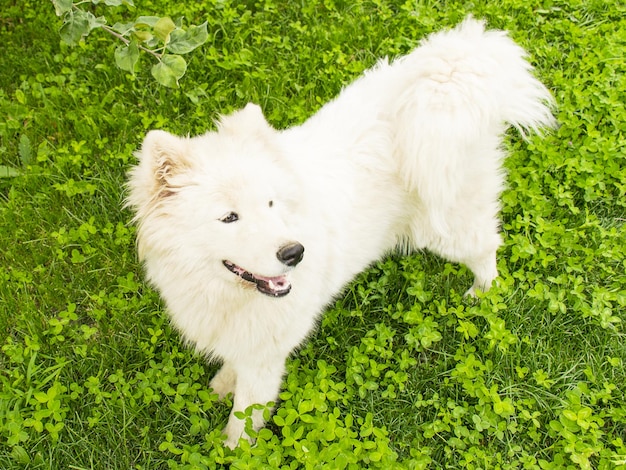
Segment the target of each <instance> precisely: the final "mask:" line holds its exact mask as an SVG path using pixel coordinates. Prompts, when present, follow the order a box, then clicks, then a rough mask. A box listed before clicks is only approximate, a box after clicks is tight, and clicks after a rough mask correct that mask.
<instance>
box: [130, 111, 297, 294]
mask: <svg viewBox="0 0 626 470" xmlns="http://www.w3.org/2000/svg"><path fill="white" fill-rule="evenodd" d="M277 134H278V131H276V130H275V129H273V128H272V127H271V126H270V125H269V124H268V123H267V122H266V121H265V118H264V117H263V114H262V112H261V110H260V108H259V107H258V106H256V105H248V106H246V108H244V109H243V110H241V111H238V112H236V113H234V114H232V115H230V116H227V117H224V118H222V119H221V120H220V122H219V123H218V125H217V131H214V132H208V133H207V134H204V135H202V136H198V137H193V138H185V137H177V136H174V135H172V134H169V133H167V132H165V131H151V132H150V133H149V134H148V135H147V136H146V138H145V140H144V142H143V145H142V148H141V151H140V152H139V153H138V158H139V163H138V165H137V166H135V167H134V168H133V169H131V171H130V178H129V183H128V188H129V197H128V200H127V205H128V206H130V207H132V208H133V209H134V210H135V221H136V222H137V223H138V235H137V239H138V249H139V255H140V257H141V258H145V259H147V260H149V258H150V257H161V258H167V260H168V262H169V263H176V264H177V267H178V268H181V269H187V270H193V269H195V268H194V267H200V266H199V265H202V267H203V268H206V267H207V266H211V267H212V268H214V269H212V270H211V272H212V273H213V272H214V273H215V276H216V277H218V278H222V279H223V280H224V281H225V282H227V283H230V284H232V283H233V282H234V283H235V284H236V285H237V286H238V288H241V287H243V288H245V287H253V288H256V289H257V290H258V291H260V292H262V293H264V294H266V295H269V296H273V297H281V296H284V295H286V294H288V293H289V291H290V289H291V284H290V282H289V279H288V272H289V271H290V270H291V269H293V268H294V267H295V266H296V265H297V264H298V263H300V261H301V260H302V258H303V255H304V247H303V246H302V244H301V243H299V242H298V239H297V234H296V230H295V227H297V223H296V221H297V218H298V215H299V214H298V207H297V205H298V203H297V198H296V195H297V181H295V176H294V174H293V172H291V171H290V169H289V166H288V165H287V163H286V162H285V160H284V159H283V156H282V150H281V148H280V146H279V145H278V143H277V139H276V136H277ZM202 271H204V272H206V269H202Z"/></svg>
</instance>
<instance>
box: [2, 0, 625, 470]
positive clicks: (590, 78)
mask: <svg viewBox="0 0 626 470" xmlns="http://www.w3.org/2000/svg"><path fill="white" fill-rule="evenodd" d="M186 3H187V4H188V5H184V4H183V3H177V2H165V1H160V0H159V1H157V0H153V1H139V0H136V4H137V9H136V11H135V12H131V13H130V15H131V16H132V17H134V16H135V15H137V16H138V15H141V14H158V15H171V16H172V17H175V16H180V15H184V16H185V17H186V18H187V19H188V21H189V22H190V23H193V24H200V23H202V22H204V21H208V27H209V36H210V39H209V41H208V42H207V43H206V44H205V45H204V46H203V47H202V48H200V49H198V50H196V51H194V52H193V53H192V54H190V57H189V59H190V63H189V69H188V71H187V74H186V75H185V76H184V78H183V79H182V80H181V87H180V88H179V89H166V88H163V87H159V86H158V85H157V84H155V83H154V81H153V80H152V78H151V77H150V74H149V65H150V59H149V57H147V56H144V57H142V59H141V60H142V61H143V67H142V70H143V71H142V72H140V73H139V74H138V75H137V76H136V77H132V76H130V75H128V74H126V73H124V72H122V71H120V70H118V69H117V68H116V67H115V65H114V59H113V51H114V50H115V47H116V46H117V45H116V44H114V42H113V40H112V38H110V37H109V36H107V35H106V34H104V33H97V32H96V33H94V34H93V35H92V36H90V37H89V38H88V40H87V41H86V43H84V44H81V45H79V46H78V47H76V48H69V47H67V46H65V45H63V44H60V41H59V36H58V33H57V29H58V27H59V21H58V19H57V18H56V17H55V16H54V10H53V8H52V5H51V4H50V3H48V2H39V1H34V0H20V1H17V0H9V1H8V2H6V1H5V2H4V3H3V6H2V7H0V44H2V53H1V54H0V116H2V119H0V165H2V166H0V171H2V173H0V247H2V249H1V250H0V260H1V262H0V345H1V346H2V349H1V352H0V468H6V469H13V468H33V469H34V468H37V469H44V468H50V469H61V468H73V469H82V468H95V469H113V468H116V469H117V468H119V469H127V468H136V469H160V468H176V469H183V468H184V469H192V468H193V469H202V468H228V467H229V466H230V468H233V469H244V468H254V469H260V468H268V469H271V468H285V469H287V468H293V469H295V468H385V469H387V468H418V469H419V468H435V469H436V468H470V469H479V468H503V469H504V468H506V469H512V468H529V469H530V468H536V469H562V468H573V469H576V468H583V469H592V468H594V469H609V468H611V469H612V468H626V398H625V395H626V385H625V384H626V338H625V333H624V321H625V320H626V313H625V310H626V273H625V271H626V231H625V229H624V221H625V220H626V197H625V192H626V183H625V181H626V165H625V162H626V151H625V150H624V149H626V111H624V103H625V102H626V74H625V69H624V64H625V63H626V57H625V53H624V51H625V50H626V19H625V18H626V7H624V5H623V3H621V2H618V1H591V2H590V1H587V0H585V1H583V0H579V1H574V2H570V1H568V2H565V1H560V0H554V1H550V2H538V1H522V0H504V1H502V2H489V1H482V0H481V1H476V2H473V3H471V4H470V3H466V2H459V1H427V0H424V1H406V2H404V1H382V0H378V1H375V0H372V1H357V2H343V1H338V0H337V1H333V0H327V1H325V2H314V3H311V2H278V1H272V0H266V1H259V2H253V1H251V0H250V1H246V2H235V1H229V0H219V1H218V0H215V1H207V2H186ZM97 8H99V9H100V10H97V13H98V14H103V13H104V14H107V15H108V16H109V20H110V23H112V22H114V21H117V20H118V19H119V20H121V19H124V18H126V19H127V20H128V19H132V18H129V17H124V16H123V15H128V14H129V13H127V12H125V10H124V9H119V10H113V11H106V10H105V9H104V7H103V6H99V7H97ZM468 13H473V14H474V15H475V16H478V17H484V18H486V19H487V20H488V21H489V24H490V25H492V26H494V27H499V28H506V29H508V30H510V31H511V35H512V36H513V37H514V38H515V39H516V40H517V41H518V42H520V43H521V44H522V45H523V46H524V47H525V48H527V49H528V50H529V52H530V54H531V60H532V62H533V63H534V64H535V65H536V67H537V73H538V74H539V76H540V77H541V78H542V80H543V81H544V82H545V83H546V84H547V85H548V86H549V87H550V88H551V89H552V90H553V92H554V95H555V97H556V99H557V101H558V106H559V108H558V119H559V122H560V128H559V129H558V130H556V131H554V132H553V133H552V134H550V135H548V136H547V137H545V138H544V139H540V138H532V139H531V141H530V142H529V143H527V142H523V141H522V140H521V139H520V137H519V136H518V135H517V134H515V133H511V134H510V135H509V137H508V138H507V142H506V145H507V147H508V148H509V150H510V151H511V157H510V158H509V159H508V160H507V162H506V167H507V170H508V173H509V178H508V181H509V188H508V189H507V190H506V192H505V193H504V195H503V203H504V208H503V214H502V217H503V232H504V233H503V235H504V240H505V243H504V246H503V247H502V249H501V251H500V253H499V269H500V272H501V279H500V281H499V285H498V286H497V287H496V288H494V289H492V290H491V291H490V292H489V293H488V294H486V295H484V296H482V297H481V298H480V299H479V300H477V301H470V300H467V299H463V298H462V293H463V292H464V291H465V289H466V288H467V287H468V286H469V284H470V283H471V275H470V273H469V272H468V271H467V270H466V269H465V268H464V267H462V266H458V265H453V264H449V263H446V262H444V261H442V260H441V259H439V258H437V257H435V256H432V255H429V254H415V255H413V256H409V257H399V256H393V257H390V258H388V259H386V260H384V261H382V262H381V263H379V264H377V265H376V266H374V267H372V268H371V269H370V270H369V271H367V272H365V273H363V274H362V275H360V276H359V277H358V279H357V280H356V281H355V282H354V283H353V284H352V285H351V286H350V287H349V289H348V290H347V291H346V294H345V295H344V296H342V297H341V298H339V299H337V301H336V303H335V304H334V305H333V306H331V307H330V308H329V309H328V311H327V313H326V315H325V316H324V318H323V320H322V322H321V324H320V326H319V328H318V329H317V331H316V333H315V334H314V335H313V337H312V338H311V340H310V341H309V342H308V343H307V344H306V345H305V346H304V347H303V348H302V349H301V350H300V351H298V352H297V353H296V354H294V356H293V357H292V358H291V359H290V360H289V363H288V375H287V376H286V378H285V384H284V387H283V393H282V394H281V402H280V403H279V405H278V407H277V411H276V414H275V416H274V418H272V419H271V420H270V423H269V425H268V427H267V429H265V430H263V431H261V432H260V433H259V436H258V440H257V445H256V446H255V447H252V448H251V447H249V446H244V447H242V448H240V449H237V450H235V451H234V452H231V451H228V450H225V449H224V448H223V446H222V444H221V438H220V429H221V428H222V427H223V426H224V424H225V422H226V419H227V416H228V412H229V407H230V403H220V402H218V401H217V398H216V396H214V395H212V394H211V393H210V391H209V389H208V382H209V378H210V376H211V375H212V374H213V373H214V372H215V370H216V366H213V365H207V364H206V363H205V361H204V360H203V358H201V357H198V356H196V355H194V354H193V353H192V352H191V351H190V350H188V349H187V348H185V347H184V345H183V344H182V343H181V342H180V340H179V337H178V335H177V334H176V333H175V332H174V331H172V329H171V328H170V326H169V324H168V320H167V314H166V312H165V311H164V308H163V305H162V304H161V303H160V301H159V299H158V296H157V295H156V294H155V292H154V291H152V290H151V289H150V288H149V287H148V286H146V285H145V283H144V282H143V278H142V274H141V272H142V271H141V267H140V266H139V264H138V262H137V260H136V255H135V252H134V229H133V228H132V227H131V226H130V225H129V224H128V221H129V219H130V214H129V213H128V212H127V211H125V210H123V209H122V208H121V207H122V201H123V198H124V194H123V188H122V185H123V182H124V179H125V176H124V175H125V171H126V170H127V169H128V167H129V166H130V164H131V163H132V162H133V156H132V153H133V151H134V149H136V148H137V146H138V145H139V143H140V142H141V139H142V138H143V136H144V135H145V133H146V132H147V131H148V130H149V129H153V128H165V129H168V130H170V131H172V132H176V133H191V134H195V133H200V132H203V131H205V130H206V129H207V128H208V127H210V126H211V119H212V118H214V117H215V116H216V115H217V114H218V113H221V112H227V111H230V110H232V109H235V108H238V107H241V106H243V105H244V104H245V103H246V102H248V101H254V102H257V103H260V104H261V105H262V106H263V108H264V111H265V112H266V114H267V116H268V118H269V120H270V121H271V122H272V123H273V124H274V125H275V126H277V127H286V126H288V125H292V124H295V123H298V122H301V121H303V120H304V119H306V117H308V116H310V115H311V114H312V113H313V112H315V110H316V109H318V108H319V107H320V106H321V105H322V104H323V103H324V102H326V101H327V100H329V99H331V98H332V97H333V96H334V95H335V94H336V93H337V92H338V91H339V90H340V89H341V86H343V85H344V84H346V83H348V82H349V81H351V80H352V79H353V78H355V77H356V76H358V74H359V73H360V72H361V71H362V70H364V69H365V68H367V67H368V66H370V65H372V64H373V63H374V62H375V60H376V59H377V58H379V57H382V56H385V55H389V56H397V55H399V54H401V53H404V52H407V51H408V50H410V49H411V48H412V47H413V46H414V45H415V44H416V43H417V41H418V40H419V38H421V37H423V36H424V35H426V34H427V33H429V32H431V31H434V30H437V29H440V28H442V27H444V26H450V25H453V24H455V23H456V22H458V21H459V20H460V19H461V18H463V17H464V16H465V15H466V14H468Z"/></svg>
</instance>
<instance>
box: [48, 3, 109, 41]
mask: <svg viewBox="0 0 626 470" xmlns="http://www.w3.org/2000/svg"><path fill="white" fill-rule="evenodd" d="M104 24H106V19H105V18H103V17H98V18H96V17H95V16H94V15H92V14H91V13H89V12H85V11H82V10H76V11H70V12H69V15H67V18H66V19H65V23H64V24H63V26H61V30H60V31H59V34H60V35H61V40H62V41H63V42H65V43H67V44H69V45H71V46H73V45H76V44H78V41H80V39H81V38H82V37H83V36H87V35H88V34H89V33H90V32H91V31H92V30H93V29H96V28H99V27H100V26H102V25H104Z"/></svg>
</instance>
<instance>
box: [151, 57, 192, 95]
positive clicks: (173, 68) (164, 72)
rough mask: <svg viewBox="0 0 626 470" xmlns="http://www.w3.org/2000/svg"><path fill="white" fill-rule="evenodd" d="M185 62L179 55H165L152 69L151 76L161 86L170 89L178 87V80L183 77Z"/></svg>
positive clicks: (185, 67)
mask: <svg viewBox="0 0 626 470" xmlns="http://www.w3.org/2000/svg"><path fill="white" fill-rule="evenodd" d="M186 71H187V62H185V59H183V58H182V57H181V56H179V55H166V56H164V57H163V59H161V62H159V63H158V64H156V65H155V66H154V67H152V76H153V77H154V78H155V79H156V81H157V82H159V83H160V84H161V85H164V86H166V87H170V88H176V87H177V86H178V80H179V79H180V78H181V77H182V76H183V75H185V72H186Z"/></svg>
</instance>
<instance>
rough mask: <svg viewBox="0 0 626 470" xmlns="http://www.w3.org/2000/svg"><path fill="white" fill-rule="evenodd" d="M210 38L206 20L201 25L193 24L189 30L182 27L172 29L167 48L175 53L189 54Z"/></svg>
mask: <svg viewBox="0 0 626 470" xmlns="http://www.w3.org/2000/svg"><path fill="white" fill-rule="evenodd" d="M208 38H209V34H208V32H207V23H206V21H205V22H204V23H202V24H201V25H200V26H191V27H190V28H189V29H188V30H187V31H184V30H182V29H176V30H174V31H172V33H171V36H170V42H169V43H168V45H167V48H168V50H170V51H171V52H173V53H174V54H187V53H188V52H191V51H193V50H194V49H195V48H197V47H199V46H201V45H202V44H204V43H205V42H206V41H207V39H208Z"/></svg>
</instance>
